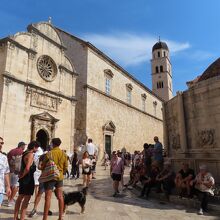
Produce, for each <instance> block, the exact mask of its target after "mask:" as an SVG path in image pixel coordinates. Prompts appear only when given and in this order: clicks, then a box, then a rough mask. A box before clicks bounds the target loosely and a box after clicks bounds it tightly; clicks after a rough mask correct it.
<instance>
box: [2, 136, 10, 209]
mask: <svg viewBox="0 0 220 220" xmlns="http://www.w3.org/2000/svg"><path fill="white" fill-rule="evenodd" d="M3 144H4V141H3V138H2V137H0V207H1V204H2V202H3V199H4V193H5V191H6V194H7V196H10V194H11V188H10V181H9V173H10V170H9V165H8V159H7V156H5V155H4V154H3V153H2V146H3Z"/></svg>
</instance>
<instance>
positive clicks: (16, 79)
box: [2, 72, 77, 102]
mask: <svg viewBox="0 0 220 220" xmlns="http://www.w3.org/2000/svg"><path fill="white" fill-rule="evenodd" d="M2 75H3V77H5V78H7V79H10V80H11V81H14V82H17V83H19V84H22V85H24V86H29V87H30V88H35V89H39V90H41V91H44V92H47V93H49V94H52V95H55V96H58V97H61V98H64V99H67V100H69V101H72V102H76V101H77V99H76V97H75V96H72V97H71V96H66V95H64V94H62V93H60V92H54V91H51V90H48V89H45V88H43V87H40V86H38V85H35V84H34V83H32V82H30V81H26V82H25V81H22V80H20V79H18V78H16V77H15V76H13V75H11V74H10V73H8V72H5V73H3V74H2Z"/></svg>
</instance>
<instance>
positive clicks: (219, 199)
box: [135, 183, 220, 213]
mask: <svg viewBox="0 0 220 220" xmlns="http://www.w3.org/2000/svg"><path fill="white" fill-rule="evenodd" d="M135 188H136V189H137V190H138V191H140V192H141V190H142V188H143V185H142V184H141V183H138V184H137V185H136V187H135ZM149 197H150V198H155V199H158V200H162V201H165V200H166V197H165V194H164V193H156V190H155V188H152V190H151V192H150V195H149ZM170 202H171V203H175V204H179V205H184V206H186V207H188V208H192V207H193V208H198V207H199V205H200V202H199V201H198V199H196V198H192V199H189V198H185V197H182V198H180V197H179V196H178V195H177V194H175V190H174V193H173V194H172V195H170ZM208 207H209V209H210V210H211V211H215V212H219V213H220V196H219V195H218V196H210V200H209V205H208Z"/></svg>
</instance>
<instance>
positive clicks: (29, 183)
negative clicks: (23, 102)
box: [0, 137, 97, 220]
mask: <svg viewBox="0 0 220 220" xmlns="http://www.w3.org/2000/svg"><path fill="white" fill-rule="evenodd" d="M3 145H4V141H3V138H2V137H0V207H1V205H2V202H3V200H4V197H7V206H8V207H12V206H14V218H13V219H14V220H18V219H19V220H24V219H25V217H26V211H27V208H28V204H29V201H30V199H31V197H32V196H33V195H34V192H35V199H34V208H33V210H32V211H31V212H30V213H29V215H28V216H29V217H33V216H34V215H36V214H37V208H38V205H39V203H40V201H41V197H42V194H43V193H45V200H44V212H43V220H46V219H47V217H48V215H52V212H51V211H50V204H51V197H52V193H53V191H54V192H55V195H56V198H57V200H58V207H59V220H62V219H63V214H64V213H63V211H64V201H63V179H64V176H65V175H67V177H72V178H75V179H76V178H79V175H80V173H79V165H80V163H81V164H82V175H83V186H85V187H88V186H89V184H90V182H91V179H95V172H96V171H95V170H96V154H97V148H96V146H95V145H94V144H93V143H92V139H89V140H88V145H87V146H86V149H85V150H84V153H83V157H82V160H80V159H79V157H78V155H77V151H74V154H73V155H72V156H71V158H70V157H69V156H68V155H67V154H66V151H63V150H61V149H60V145H61V140H60V139H59V138H53V139H52V140H51V144H50V146H48V147H47V149H46V151H43V149H42V148H41V147H40V144H39V143H38V142H37V141H32V142H30V143H29V144H28V146H26V144H25V143H24V142H19V143H18V146H17V147H16V148H14V149H12V150H11V151H10V152H8V154H5V153H3V150H2V148H3ZM26 147H27V149H26ZM25 149H26V150H25ZM68 162H70V164H71V165H72V169H71V173H70V174H69V172H68ZM17 193H18V197H17V199H16V200H15V196H16V194H17ZM19 214H20V218H18V216H19Z"/></svg>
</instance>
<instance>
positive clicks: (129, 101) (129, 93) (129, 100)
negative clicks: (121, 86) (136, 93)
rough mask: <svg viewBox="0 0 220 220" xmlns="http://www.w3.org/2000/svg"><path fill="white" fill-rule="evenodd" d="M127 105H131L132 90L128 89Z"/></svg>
mask: <svg viewBox="0 0 220 220" xmlns="http://www.w3.org/2000/svg"><path fill="white" fill-rule="evenodd" d="M127 103H128V104H130V105H131V90H130V89H127Z"/></svg>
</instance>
